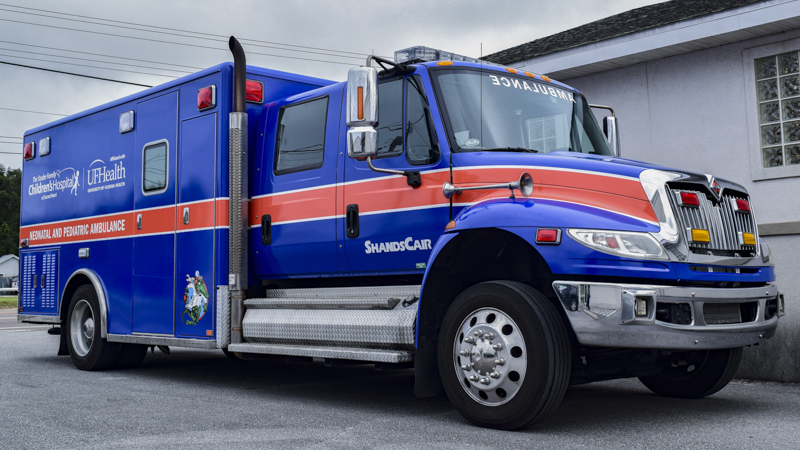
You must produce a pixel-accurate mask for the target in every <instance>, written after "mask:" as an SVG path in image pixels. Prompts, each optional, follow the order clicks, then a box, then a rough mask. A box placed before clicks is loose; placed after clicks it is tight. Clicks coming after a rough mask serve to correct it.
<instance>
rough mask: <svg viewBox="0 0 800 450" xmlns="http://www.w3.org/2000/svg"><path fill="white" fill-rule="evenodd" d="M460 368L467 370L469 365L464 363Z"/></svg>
mask: <svg viewBox="0 0 800 450" xmlns="http://www.w3.org/2000/svg"><path fill="white" fill-rule="evenodd" d="M461 369H463V370H469V369H470V367H469V364H464V365H462V366H461Z"/></svg>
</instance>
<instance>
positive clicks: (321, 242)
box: [250, 87, 342, 278]
mask: <svg viewBox="0 0 800 450" xmlns="http://www.w3.org/2000/svg"><path fill="white" fill-rule="evenodd" d="M341 105H342V89H341V88H340V87H331V88H327V89H325V90H317V91H314V92H311V93H307V94H301V95H298V96H295V97H290V99H288V100H283V101H280V102H278V103H276V104H274V105H271V106H270V108H269V112H268V115H267V118H266V123H267V124H274V125H272V126H269V127H268V126H265V128H266V130H265V134H266V136H265V137H264V141H263V142H264V144H263V148H264V152H263V153H262V155H261V157H262V158H263V160H262V163H261V164H260V172H261V173H262V174H263V175H261V177H262V178H261V190H262V192H263V194H260V195H256V196H254V197H253V200H252V202H251V209H250V212H251V224H253V225H255V226H254V227H253V229H254V230H255V229H257V230H259V233H258V234H251V242H252V243H253V248H254V250H255V254H254V255H253V254H252V253H251V255H252V257H253V259H254V260H255V270H256V273H258V274H259V275H262V276H264V277H268V278H269V277H283V276H315V275H316V274H337V273H339V272H340V271H341V268H342V266H341V264H340V258H339V249H338V244H339V243H338V242H337V240H336V183H337V172H338V170H339V165H338V158H337V141H338V138H339V133H338V131H339V117H340V114H341Z"/></svg>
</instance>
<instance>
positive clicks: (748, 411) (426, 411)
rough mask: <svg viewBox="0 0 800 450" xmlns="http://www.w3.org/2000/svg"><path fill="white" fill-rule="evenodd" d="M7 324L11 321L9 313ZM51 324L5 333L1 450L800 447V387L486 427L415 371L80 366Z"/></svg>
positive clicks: (605, 401) (574, 400)
mask: <svg viewBox="0 0 800 450" xmlns="http://www.w3.org/2000/svg"><path fill="white" fill-rule="evenodd" d="M2 317H5V316H2ZM57 348H58V337H57V336H50V335H48V334H47V333H46V332H45V331H44V330H35V331H27V332H22V331H14V332H8V331H7V330H0V420H2V423H1V424H0V447H2V448H3V449H18V448H20V449H24V448H31V449H33V448H36V449H41V448H48V449H50V448H82V449H95V448H97V449H106V448H137V449H138V448H170V449H172V448H186V449H200V448H232V447H237V448H408V449H418V448H447V449H459V450H463V449H470V448H474V449H506V448H592V449H595V448H614V449H616V448H636V449H638V448H670V449H671V448H703V449H707V448H720V449H722V448H724V449H730V448H781V449H786V448H800V385H793V384H777V383H760V382H745V381H734V382H733V383H731V384H730V385H729V386H728V387H727V388H725V389H723V390H722V391H721V392H720V393H718V394H716V395H714V396H711V397H709V398H706V399H702V400H677V399H667V398H661V397H657V396H655V395H653V394H651V393H650V392H649V391H648V390H647V389H646V388H644V387H643V386H642V385H641V384H640V383H639V382H638V381H637V380H635V379H634V380H615V381H609V382H602V383H594V384H590V385H585V386H575V387H571V388H570V389H569V390H568V391H567V395H566V397H565V399H564V401H563V403H562V405H561V407H560V408H559V409H558V410H557V411H556V412H555V414H553V415H552V416H551V417H550V418H549V419H548V420H547V421H545V422H542V423H540V424H538V425H535V426H533V427H530V428H527V429H525V430H521V431H515V432H506V431H497V430H489V429H482V428H477V427H474V426H472V425H471V424H469V423H468V422H466V421H465V420H464V419H462V418H461V416H460V415H459V414H458V413H457V412H456V411H455V410H454V409H453V408H452V407H451V406H450V404H449V402H448V400H447V398H446V397H437V398H432V399H418V398H416V397H414V394H413V385H414V374H413V371H412V370H409V369H405V370H390V371H376V370H375V369H374V368H373V367H372V366H333V367H325V366H323V365H321V364H288V363H286V362H284V361H282V360H281V361H234V360H229V359H228V358H226V357H225V356H224V355H223V354H222V352H221V351H207V350H190V349H177V348H174V349H172V352H171V354H170V355H166V354H163V353H160V352H159V351H158V350H156V352H155V353H154V354H150V353H148V355H147V357H146V358H145V361H144V363H143V364H142V366H140V367H138V368H135V369H129V370H116V371H105V372H82V371H79V370H77V369H76V368H75V367H74V366H73V365H72V362H71V361H70V359H69V357H68V356H56V350H57Z"/></svg>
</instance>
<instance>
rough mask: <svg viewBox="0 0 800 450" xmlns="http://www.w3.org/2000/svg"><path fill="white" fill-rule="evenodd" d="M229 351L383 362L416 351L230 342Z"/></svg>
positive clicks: (397, 360)
mask: <svg viewBox="0 0 800 450" xmlns="http://www.w3.org/2000/svg"><path fill="white" fill-rule="evenodd" d="M228 351H229V352H240V353H259V354H263V355H284V356H307V357H312V358H331V359H347V360H353V361H370V362H382V363H403V362H408V361H412V360H413V359H414V353H413V352H411V351H403V350H373V349H364V348H342V347H319V346H302V345H282V344H251V343H246V344H230V345H229V346H228Z"/></svg>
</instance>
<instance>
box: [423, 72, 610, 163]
mask: <svg viewBox="0 0 800 450" xmlns="http://www.w3.org/2000/svg"><path fill="white" fill-rule="evenodd" d="M434 74H435V76H434V77H435V79H436V82H437V85H438V89H439V93H440V96H441V99H442V100H443V103H444V108H443V109H444V110H445V115H446V117H447V121H448V122H449V123H448V125H449V127H448V128H449V130H450V133H451V136H450V137H451V142H452V141H455V142H454V143H455V144H457V146H454V147H455V150H456V151H487V150H495V151H528V152H531V153H533V152H536V153H550V152H555V151H572V152H582V153H591V154H595V155H613V152H612V151H611V149H610V148H609V146H608V142H607V141H606V137H605V134H603V132H602V131H601V129H600V126H599V125H598V124H597V120H596V119H595V117H594V114H593V113H592V111H591V110H590V109H589V105H588V104H587V103H586V101H585V100H584V99H583V97H582V96H580V95H574V94H573V93H572V92H568V91H566V90H563V89H559V88H557V87H555V86H549V85H545V84H544V83H539V82H538V81H535V80H533V79H532V78H529V77H525V76H522V77H520V76H513V75H511V74H507V75H505V74H502V73H498V72H495V71H483V72H481V71H478V70H471V69H462V70H458V69H457V70H453V69H448V70H438V71H434Z"/></svg>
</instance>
